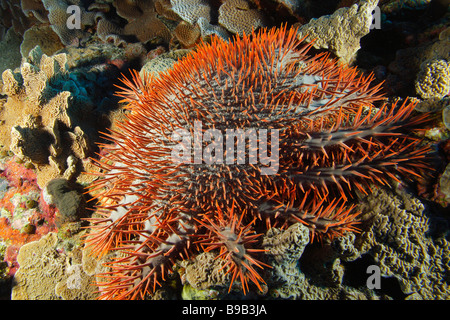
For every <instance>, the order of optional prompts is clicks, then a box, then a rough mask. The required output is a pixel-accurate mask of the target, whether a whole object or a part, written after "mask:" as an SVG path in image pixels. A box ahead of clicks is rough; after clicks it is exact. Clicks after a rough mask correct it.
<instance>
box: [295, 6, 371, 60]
mask: <svg viewBox="0 0 450 320" xmlns="http://www.w3.org/2000/svg"><path fill="white" fill-rule="evenodd" d="M377 3H378V0H367V1H361V2H360V3H359V4H354V5H352V6H351V7H350V8H341V9H338V10H336V12H335V13H333V14H332V15H330V16H323V17H320V18H318V19H312V20H311V21H310V22H309V23H308V24H306V25H303V26H301V27H300V28H299V30H298V37H299V38H303V37H305V36H307V38H306V39H307V40H308V41H312V40H314V47H315V48H318V49H319V48H321V49H327V50H329V51H331V52H332V53H334V54H335V55H336V56H337V57H338V58H339V59H340V60H341V61H342V62H343V63H350V62H352V61H353V60H354V59H355V55H356V52H357V51H358V50H359V48H360V39H361V38H362V37H363V36H365V35H367V34H368V33H369V31H370V26H371V24H372V20H373V17H372V11H373V10H374V8H375V7H376V5H377Z"/></svg>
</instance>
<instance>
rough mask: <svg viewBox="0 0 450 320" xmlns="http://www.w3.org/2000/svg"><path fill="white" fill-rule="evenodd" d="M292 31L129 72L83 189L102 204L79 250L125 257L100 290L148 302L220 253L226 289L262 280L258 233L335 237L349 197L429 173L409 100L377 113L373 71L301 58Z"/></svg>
mask: <svg viewBox="0 0 450 320" xmlns="http://www.w3.org/2000/svg"><path fill="white" fill-rule="evenodd" d="M296 34H297V30H295V29H290V30H286V29H284V28H282V29H272V30H262V31H261V32H259V33H256V32H254V33H252V34H251V35H245V36H244V37H242V38H241V37H236V39H235V40H234V41H232V42H230V43H229V42H225V41H223V40H220V39H218V38H213V39H212V43H211V44H202V45H200V47H199V48H198V50H197V52H196V53H194V54H192V55H190V56H188V57H186V58H185V59H183V60H181V61H180V62H179V63H177V64H176V65H175V66H174V67H173V69H172V70H170V71H168V72H166V73H164V74H162V75H161V77H160V78H159V79H155V80H151V79H149V78H147V77H145V78H144V80H141V79H140V77H139V75H138V74H137V73H136V74H135V75H134V77H133V79H132V80H124V87H123V90H122V91H121V92H120V95H121V96H122V97H124V98H125V101H127V102H128V104H129V106H128V108H129V109H130V110H131V113H130V114H128V115H127V120H126V121H125V122H124V123H122V124H119V125H118V126H117V130H114V131H113V132H112V133H111V134H110V135H108V138H109V139H110V140H111V141H112V142H114V144H113V145H105V146H104V155H103V156H102V159H101V160H100V161H99V162H98V165H99V169H100V170H99V172H98V173H97V174H98V175H99V177H100V179H99V180H98V181H97V182H96V183H94V184H93V185H92V186H91V191H99V190H100V193H99V194H98V200H99V207H98V210H97V216H96V217H93V218H91V219H90V221H91V223H92V226H91V233H90V234H89V237H88V238H87V240H86V244H87V246H88V247H90V248H92V251H93V253H94V254H97V255H99V256H102V255H104V254H106V253H107V252H109V251H110V250H118V251H120V257H119V258H117V260H115V261H113V262H111V263H110V264H109V266H110V267H111V272H109V273H106V274H103V275H102V277H103V279H104V281H102V282H101V283H100V285H101V290H102V297H103V298H108V299H112V298H118V299H125V298H144V297H146V295H147V294H151V293H152V292H154V290H155V289H156V287H158V286H160V285H161V284H162V283H161V282H162V281H164V279H165V277H166V275H167V273H169V272H170V270H171V268H172V266H173V264H174V263H175V261H176V260H177V259H180V258H181V259H186V258H188V257H190V256H191V255H195V254H196V253H198V252H203V251H210V252H212V253H214V254H215V255H216V257H217V259H223V260H225V267H224V269H223V270H224V272H227V273H229V274H230V275H231V282H232V283H231V284H230V288H231V287H232V285H233V283H235V284H237V283H238V282H240V284H241V287H242V289H243V290H244V291H247V290H249V291H250V290H252V286H253V285H254V286H256V287H257V288H262V285H263V283H264V280H263V279H264V278H263V273H262V271H263V269H264V268H267V264H266V262H264V261H262V258H261V256H262V255H261V252H262V251H264V249H263V248H262V247H261V243H260V242H261V238H260V234H262V233H264V231H265V230H267V229H269V228H270V227H273V226H277V227H282V228H286V227H288V226H290V225H292V224H294V223H297V222H300V223H302V224H304V225H305V226H306V227H307V228H308V229H309V232H310V238H311V241H313V240H315V239H320V240H322V241H327V240H328V239H334V238H336V237H339V236H341V235H343V234H344V233H346V232H348V231H355V230H357V223H358V221H357V220H356V219H357V218H356V217H357V214H358V213H357V212H355V211H354V210H353V207H352V206H351V205H349V204H348V199H349V198H350V197H351V196H352V194H353V193H354V192H355V191H359V192H363V193H368V190H370V185H371V184H372V183H376V184H382V185H389V183H390V181H391V179H393V180H397V181H399V178H398V176H397V175H401V176H404V177H406V178H411V177H414V176H420V174H421V173H422V172H423V171H424V170H426V169H428V166H427V164H426V161H425V157H426V154H427V152H428V151H429V147H427V146H421V140H420V139H419V138H416V137H414V136H412V135H410V133H411V132H414V131H415V128H416V127H417V126H418V125H420V124H422V123H423V122H425V121H426V119H427V115H421V116H418V117H411V113H412V110H413V109H414V104H412V103H409V104H408V103H404V104H402V105H398V104H394V105H388V104H382V105H380V106H379V108H376V107H375V106H374V105H373V103H374V102H375V101H379V100H381V99H382V95H381V94H379V90H380V85H378V86H374V87H370V83H371V80H372V77H371V76H363V75H359V74H358V73H357V72H356V70H355V68H349V67H347V66H340V65H339V64H338V63H337V62H336V61H333V60H330V59H329V58H328V56H327V55H324V54H319V55H316V56H311V57H310V56H308V55H307V54H306V53H307V51H308V49H309V48H310V47H311V45H305V44H304V43H303V42H302V41H300V40H298V39H297V38H296ZM255 128H258V130H265V131H260V138H259V142H260V143H259V146H260V149H258V144H255V143H256V142H257V141H258V138H257V137H256V131H255V130H256V129H255ZM230 132H231V133H232V134H231V136H232V138H233V140H231V141H229V144H228V146H227V145H225V141H224V140H225V138H224V135H225V137H227V136H228V137H229V135H230ZM239 132H240V133H239ZM252 132H255V134H253V133H252ZM269 132H270V133H271V138H270V142H269V141H268V139H267V138H268V137H267V134H268V133H269ZM244 134H245V135H246V136H245V135H244ZM262 134H266V140H265V142H266V143H267V144H266V143H263V144H261V141H262V138H263V136H262ZM192 135H193V136H192ZM200 137H202V140H198V139H200ZM213 137H214V138H213ZM239 137H240V138H239ZM252 137H253V138H252ZM235 138H236V139H237V141H235ZM192 139H194V140H192ZM180 141H181V142H180ZM192 141H194V148H192ZM208 142H211V143H208ZM247 146H248V149H247ZM236 147H237V148H238V151H239V150H241V151H240V152H241V153H239V152H238V155H235V153H234V149H235V148H236ZM224 148H226V151H227V152H226V161H225V158H224V154H223V150H224ZM269 148H270V149H271V157H269V156H268V153H267V151H268V150H269ZM231 151H233V152H231ZM257 151H259V162H258V161H257V157H256V156H255V152H257ZM247 156H248V158H249V160H248V162H247V161H246V159H247ZM193 158H194V161H192V159H193Z"/></svg>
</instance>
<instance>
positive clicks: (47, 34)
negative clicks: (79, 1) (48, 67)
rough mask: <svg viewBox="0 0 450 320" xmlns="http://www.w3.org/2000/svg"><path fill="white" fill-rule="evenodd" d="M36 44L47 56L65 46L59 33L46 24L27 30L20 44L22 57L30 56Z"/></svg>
mask: <svg viewBox="0 0 450 320" xmlns="http://www.w3.org/2000/svg"><path fill="white" fill-rule="evenodd" d="M36 46H39V48H41V50H42V53H44V54H46V55H47V56H52V55H53V54H54V53H56V52H57V51H58V50H61V49H63V48H64V45H63V44H62V42H61V41H60V39H59V37H58V35H57V34H56V33H55V32H54V31H53V30H52V28H50V27H49V26H46V25H36V26H33V27H31V28H29V29H28V30H27V31H25V33H24V34H23V41H22V43H21V45H20V54H21V55H22V57H28V55H29V53H30V51H31V50H32V49H34V48H35V47H36ZM11 69H13V68H11ZM2 72H3V71H2Z"/></svg>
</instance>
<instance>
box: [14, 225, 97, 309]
mask: <svg viewBox="0 0 450 320" xmlns="http://www.w3.org/2000/svg"><path fill="white" fill-rule="evenodd" d="M57 245H58V237H57V236H56V234H55V233H49V234H47V235H46V236H44V237H42V238H41V239H40V240H39V241H34V242H30V243H28V244H26V245H24V246H23V247H22V248H21V249H20V251H19V255H18V257H17V261H18V263H19V265H20V268H19V269H18V270H17V272H16V274H15V277H14V280H15V284H14V286H13V290H12V296H11V298H12V299H13V300H36V299H40V300H58V299H66V300H85V299H89V300H92V299H95V298H96V296H97V293H96V292H95V291H96V288H95V286H94V285H93V284H94V279H95V277H94V276H92V275H91V276H90V275H88V274H86V273H85V271H84V270H83V262H82V257H83V255H82V252H81V250H79V249H78V250H76V249H74V250H72V251H71V252H68V253H64V252H60V251H59V250H58V247H57Z"/></svg>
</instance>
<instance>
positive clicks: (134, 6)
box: [97, 0, 171, 45]
mask: <svg viewBox="0 0 450 320" xmlns="http://www.w3.org/2000/svg"><path fill="white" fill-rule="evenodd" d="M113 6H114V7H115V8H116V10H117V14H118V15H119V16H120V17H122V18H124V19H126V20H127V22H128V23H127V24H126V25H125V26H124V27H123V28H122V27H121V26H119V25H117V24H116V23H114V22H112V21H110V20H108V19H107V18H106V17H102V18H100V19H99V21H98V24H97V33H98V35H99V36H100V38H101V39H102V40H103V41H113V42H114V43H116V44H120V45H124V44H125V43H126V42H128V41H131V42H133V41H139V42H142V43H145V42H148V41H150V40H153V39H155V38H159V39H162V40H163V41H165V42H166V43H168V42H169V41H170V39H171V34H170V31H169V29H168V28H167V27H166V25H165V24H164V23H163V22H162V21H161V20H160V19H159V18H158V17H157V12H156V9H155V4H154V1H126V0H125V1H121V0H116V1H114V2H113Z"/></svg>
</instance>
